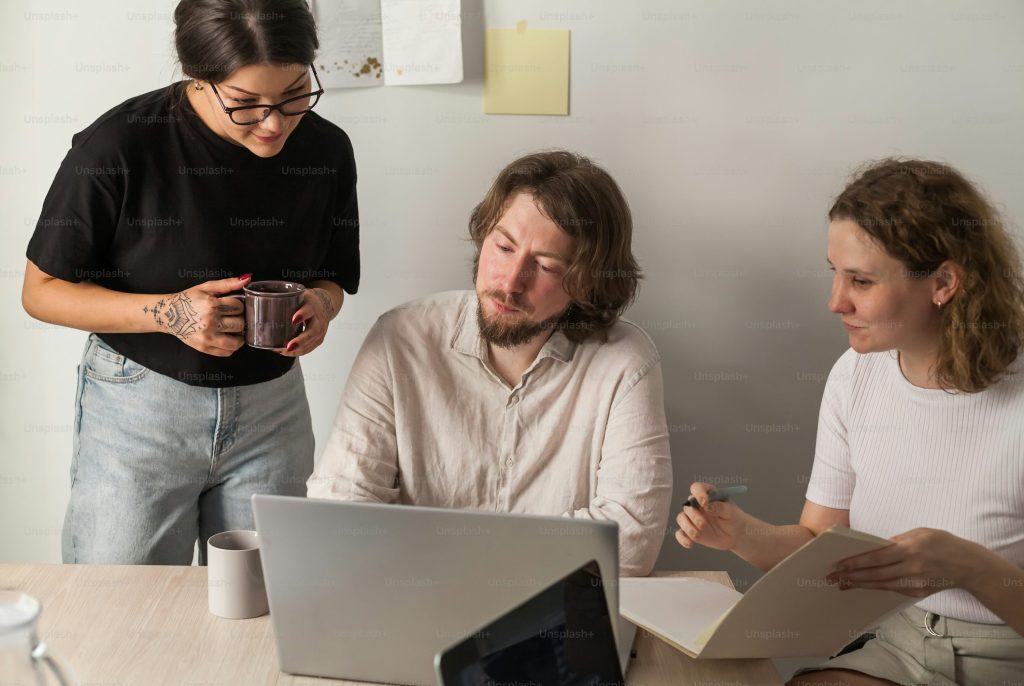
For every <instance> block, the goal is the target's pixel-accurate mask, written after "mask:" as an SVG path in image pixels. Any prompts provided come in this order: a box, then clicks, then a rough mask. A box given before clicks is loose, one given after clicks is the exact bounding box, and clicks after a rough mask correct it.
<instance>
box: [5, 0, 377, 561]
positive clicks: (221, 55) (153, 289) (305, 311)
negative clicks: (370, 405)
mask: <svg viewBox="0 0 1024 686" xmlns="http://www.w3.org/2000/svg"><path fill="white" fill-rule="evenodd" d="M174 20H175V25H176V29H175V45H176V48H177V53H178V58H179V60H180V62H181V67H182V71H183V72H184V74H185V75H186V76H187V77H188V78H187V79H186V80H184V81H181V82H179V83H175V84H172V85H171V86H168V87H166V88H161V89H159V90H157V91H153V92H151V93H146V94H144V95H140V96H138V97H134V98H131V99H129V100H127V101H125V102H123V103H121V104H120V105H117V106H116V107H114V108H113V109H111V110H109V111H108V112H107V113H105V114H104V115H102V116H101V117H100V118H99V119H97V120H96V121H95V122H94V123H93V124H92V125H91V126H89V127H88V128H86V129H85V130H84V131H81V132H80V133H78V134H77V135H75V136H74V138H73V139H72V146H71V149H70V151H69V152H68V154H67V156H66V157H65V159H64V161H63V163H62V164H61V166H60V168H59V170H58V171H57V176H56V178H55V180H54V182H53V185H52V186H51V188H50V191H49V193H48V194H47V196H46V199H45V201H44V204H43V208H42V212H41V216H40V219H39V222H38V224H37V226H36V230H35V232H34V234H33V236H32V238H31V241H30V243H29V246H28V251H27V256H28V264H27V268H26V273H25V283H24V287H23V296H22V299H23V303H24V305H25V309H26V310H27V311H28V312H29V314H31V315H32V316H33V317H36V318H37V319H41V320H43V321H47V322H51V323H54V324H59V325H62V326H68V327H73V328H77V329H82V330H85V331H89V332H91V334H90V336H89V339H88V343H87V345H86V349H85V353H84V356H83V359H82V362H81V365H80V367H79V376H78V390H77V394H76V405H75V407H76V410H75V430H74V452H73V456H72V463H71V497H70V501H69V504H68V508H67V513H66V517H65V523H64V531H63V545H62V548H63V559H64V562H67V563H73V562H86V563H115V564H188V563H189V562H190V561H191V560H192V555H193V550H194V546H195V544H196V541H197V540H198V541H199V543H200V545H199V553H200V563H204V562H205V557H206V551H205V540H206V539H207V538H208V537H209V536H210V535H212V534H213V533H216V532H219V531H224V530H229V529H251V528H253V519H252V511H251V507H250V502H249V499H250V496H251V495H252V494H254V493H277V494H288V495H303V494H304V493H305V482H306V479H307V478H308V477H309V475H310V473H311V472H312V469H313V433H312V427H311V422H310V413H309V406H308V403H307V400H306V395H305V389H304V386H303V380H302V372H301V370H300V368H299V364H298V360H297V359H296V358H298V357H300V356H302V355H305V354H307V353H309V352H311V351H313V350H315V349H316V348H317V347H318V346H319V345H320V344H321V343H322V342H323V340H324V336H325V335H326V333H327V329H328V326H329V325H330V322H331V320H332V319H333V318H334V317H335V316H337V314H338V311H339V310H340V309H341V306H342V303H343V302H344V293H345V291H347V292H349V293H355V292H356V289H357V288H358V285H359V240H358V210H357V204H356V171H355V162H354V159H353V154H352V146H351V143H350V142H349V139H348V136H346V135H345V133H344V132H343V131H342V130H341V129H339V128H338V127H337V126H335V125H334V124H332V123H330V122H328V121H327V120H325V119H323V118H322V117H320V116H318V115H317V114H316V113H314V112H311V110H312V109H313V107H314V106H315V105H316V103H317V101H318V99H319V98H320V95H321V94H322V93H323V90H322V89H321V88H320V83H319V80H318V77H317V74H316V71H315V69H313V66H312V61H313V58H314V53H315V52H316V49H317V47H318V41H317V36H316V29H315V24H314V21H313V17H312V15H311V14H310V12H309V9H308V7H307V5H306V3H305V2H304V1H303V0H181V2H179V4H178V6H177V8H176V10H175V13H174ZM267 279H273V280H287V281H293V282H300V283H302V284H304V285H305V286H306V287H307V290H306V291H305V294H304V300H303V302H302V303H301V306H300V307H299V309H298V310H297V311H296V312H295V313H294V316H293V322H296V323H298V322H303V323H304V330H302V332H301V333H299V334H298V335H297V336H295V337H294V338H293V339H292V340H291V341H289V343H288V344H287V347H286V348H282V349H279V350H259V349H255V348H252V347H247V346H245V345H244V338H243V328H244V323H245V322H244V313H243V308H242V304H241V301H240V300H239V299H238V298H235V297H232V296H231V295H229V294H232V293H237V292H239V291H240V289H241V288H242V287H243V286H244V285H245V284H247V283H250V282H254V281H259V280H267Z"/></svg>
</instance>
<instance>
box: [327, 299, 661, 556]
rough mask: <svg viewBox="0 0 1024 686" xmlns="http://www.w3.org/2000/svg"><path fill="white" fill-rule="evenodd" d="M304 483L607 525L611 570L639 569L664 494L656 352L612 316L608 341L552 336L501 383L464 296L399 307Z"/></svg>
mask: <svg viewBox="0 0 1024 686" xmlns="http://www.w3.org/2000/svg"><path fill="white" fill-rule="evenodd" d="M307 488H308V495H309V496H310V497H313V498H337V499H342V500H359V501H372V502H384V503H404V504H413V505H423V506H431V507H445V508H467V509H474V510H486V511H491V512H523V513H531V514H544V515H561V516H567V517H575V518H580V519H604V520H609V521H613V522H616V523H617V524H618V525H619V560H620V573H621V574H622V575H623V576H627V575H645V574H648V573H649V572H650V571H651V569H652V568H653V567H654V562H655V559H656V558H657V557H658V552H659V550H660V549H661V543H662V540H663V539H664V534H665V531H666V525H667V520H668V516H669V507H670V500H671V497H672V463H671V458H670V455H669V441H668V430H667V426H666V422H665V408H664V399H663V391H662V381H661V362H660V358H659V356H658V352H657V350H656V349H655V347H654V344H653V343H652V342H651V339H650V338H649V337H648V336H647V334H645V333H644V332H643V330H642V329H640V328H639V327H637V326H636V325H634V324H631V323H628V322H624V321H620V322H618V323H616V324H615V325H614V326H613V327H612V328H611V329H610V330H609V332H608V340H607V341H606V342H600V341H598V340H589V339H588V340H587V341H585V342H583V343H579V344H576V343H573V342H571V341H570V340H569V339H568V338H566V337H565V335H564V334H563V333H562V332H560V331H556V332H555V333H553V334H552V336H551V337H550V338H549V339H548V341H547V342H546V343H545V344H544V347H543V348H541V350H540V353H539V354H538V355H537V359H536V360H534V362H533V364H532V365H530V367H529V368H528V369H527V370H526V371H525V372H524V373H523V375H522V378H521V380H520V381H519V383H518V384H517V385H515V386H514V387H510V386H509V385H508V384H507V383H506V382H505V381H504V380H503V379H502V378H501V377H500V376H499V375H498V374H497V373H496V372H495V371H494V370H493V368H492V367H491V365H490V362H489V358H488V354H487V346H486V343H485V342H484V340H483V339H482V338H481V337H480V330H479V327H478V324H477V297H476V293H475V292H473V291H453V292H448V293H440V294H437V295H433V296H430V297H427V298H424V299H421V300H417V301H414V302H411V303H407V304H405V305H402V306H400V307H398V308H395V309H394V310H391V311H390V312H388V313H386V314H384V315H383V316H382V317H381V318H380V319H379V320H378V321H377V323H376V324H375V325H374V327H373V328H372V329H371V330H370V333H369V334H368V335H367V337H366V341H365V342H364V343H363V347H362V349H361V350H360V351H359V354H358V356H357V357H356V360H355V362H354V364H353V366H352V370H351V371H350V373H349V377H348V383H347V385H346V387H345V393H344V396H343V397H342V401H341V406H340V408H339V409H338V415H337V417H336V419H335V422H334V428H333V431H332V433H331V436H330V439H329V440H328V443H327V446H326V448H325V449H324V452H323V455H322V456H321V458H320V462H319V464H318V466H317V468H316V470H315V471H314V473H313V475H312V476H311V477H310V478H309V481H308V482H307Z"/></svg>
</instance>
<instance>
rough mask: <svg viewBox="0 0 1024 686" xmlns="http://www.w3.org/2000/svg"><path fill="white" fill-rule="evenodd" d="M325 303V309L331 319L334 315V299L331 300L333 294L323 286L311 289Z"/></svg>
mask: <svg viewBox="0 0 1024 686" xmlns="http://www.w3.org/2000/svg"><path fill="white" fill-rule="evenodd" d="M310 290H311V291H312V292H313V293H314V294H315V295H316V296H317V297H318V298H320V302H321V303H323V306H324V309H325V310H327V318H328V319H330V318H331V317H333V316H334V301H333V300H331V296H330V295H328V293H327V291H325V290H324V289H322V288H313V289H310Z"/></svg>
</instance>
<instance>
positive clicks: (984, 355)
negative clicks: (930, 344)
mask: <svg viewBox="0 0 1024 686" xmlns="http://www.w3.org/2000/svg"><path fill="white" fill-rule="evenodd" d="M828 216H829V219H833V220H834V219H849V220H852V221H854V222H856V223H857V225H858V226H859V227H860V228H861V229H863V230H864V231H865V232H867V234H868V235H869V236H871V238H872V239H873V240H874V241H875V242H876V243H877V244H878V245H879V246H881V247H882V249H883V250H885V252H886V253H888V254H889V255H891V256H892V257H894V258H896V259H897V260H899V261H900V262H902V263H903V266H904V267H905V268H906V270H907V273H908V275H909V276H910V277H911V278H926V277H928V276H931V275H932V274H934V273H935V270H936V269H937V268H938V266H939V265H940V264H942V263H943V262H945V261H946V260H951V261H952V262H955V263H956V264H958V265H960V267H962V268H963V278H962V280H961V282H960V286H959V288H958V289H957V292H956V294H955V295H954V296H953V298H952V300H951V301H950V302H949V303H948V304H943V305H942V307H941V308H940V310H939V313H940V316H941V317H942V340H941V343H940V347H939V357H938V362H937V366H936V376H937V378H938V381H939V383H940V385H941V386H942V387H943V388H945V389H947V390H956V391H962V392H966V393H976V392H978V391H982V390H984V389H986V388H988V387H989V386H991V385H992V384H993V383H995V382H996V381H998V380H999V378H1000V377H1002V376H1003V374H1004V373H1006V369H1007V367H1009V365H1010V364H1011V363H1012V362H1013V361H1014V360H1015V359H1016V358H1017V355H1018V354H1019V353H1020V350H1021V346H1022V344H1024V276H1022V273H1021V262H1020V256H1019V253H1018V251H1017V248H1016V246H1015V245H1014V241H1013V238H1012V237H1011V235H1010V233H1009V232H1008V231H1007V230H1006V227H1005V226H1004V224H1003V222H1002V221H1001V220H1000V217H999V213H998V212H997V211H996V210H995V208H994V207H993V206H992V205H991V203H990V202H989V201H988V200H987V199H986V198H985V197H984V196H983V195H982V193H981V192H980V191H979V190H978V189H977V188H976V187H975V186H974V184H972V183H971V182H970V181H968V180H967V179H966V178H965V177H964V176H963V175H962V174H960V173H959V172H958V171H956V170H955V169H953V168H952V167H949V166H948V165H945V164H941V163H939V162H931V161H926V160H914V159H894V158H890V159H885V160H881V161H879V162H872V163H869V164H868V165H867V166H865V167H864V168H862V169H861V170H860V171H858V172H857V174H856V175H855V177H854V179H853V180H852V181H851V182H850V183H849V184H848V185H847V186H846V188H845V189H844V190H843V192H842V193H840V194H839V197H838V198H836V201H835V204H834V205H833V206H832V209H831V210H829V213H828Z"/></svg>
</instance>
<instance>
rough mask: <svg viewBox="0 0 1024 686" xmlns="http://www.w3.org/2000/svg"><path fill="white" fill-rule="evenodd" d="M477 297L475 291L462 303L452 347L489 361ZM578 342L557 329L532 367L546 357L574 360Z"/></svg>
mask: <svg viewBox="0 0 1024 686" xmlns="http://www.w3.org/2000/svg"><path fill="white" fill-rule="evenodd" d="M476 313H477V298H476V293H475V292H470V294H469V297H468V298H466V299H465V300H464V301H463V303H462V312H461V313H460V315H459V317H458V318H456V324H455V333H454V335H453V336H452V338H451V348H452V350H454V351H455V352H458V353H462V354H463V355H472V356H473V357H476V358H477V359H479V360H482V361H484V362H487V361H488V356H487V343H486V342H485V341H484V339H483V337H482V336H481V335H480V325H479V322H478V321H477V318H476V316H477V315H476ZM575 350H576V344H575V343H573V342H572V341H570V340H569V339H568V338H566V336H565V334H564V333H563V332H562V331H555V332H554V333H553V334H551V337H550V338H548V340H547V341H546V342H545V343H544V346H543V347H542V348H541V349H540V352H539V353H537V359H536V360H534V362H533V364H532V365H530V368H531V369H532V368H533V367H535V366H536V365H537V362H539V361H540V360H542V359H544V358H545V357H552V358H554V359H556V360H558V361H560V362H570V361H572V356H573V352H574V351H575Z"/></svg>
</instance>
